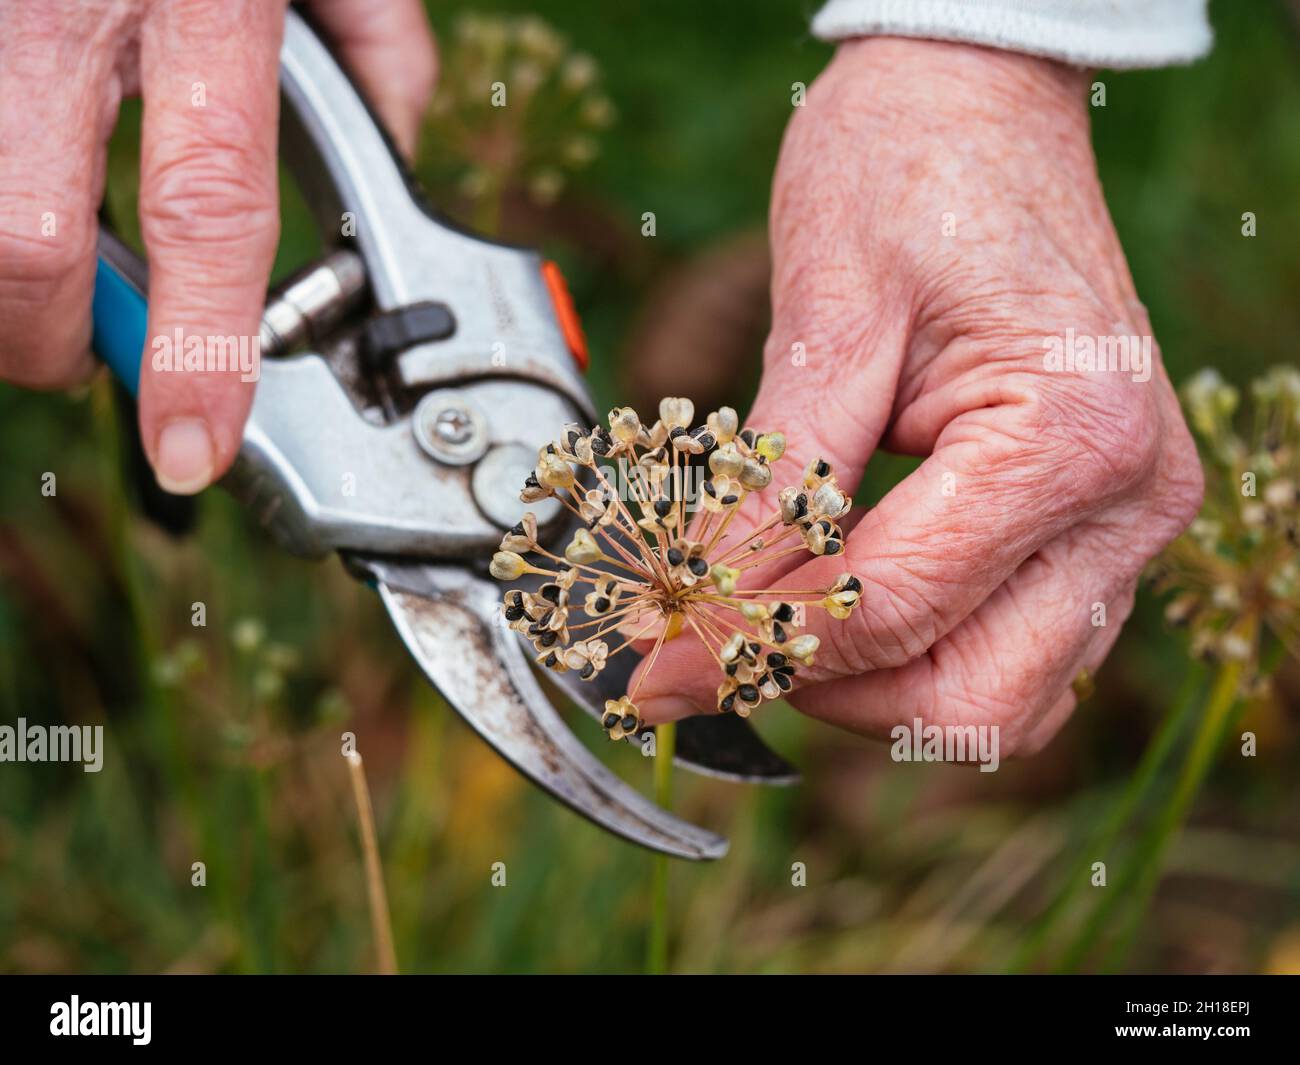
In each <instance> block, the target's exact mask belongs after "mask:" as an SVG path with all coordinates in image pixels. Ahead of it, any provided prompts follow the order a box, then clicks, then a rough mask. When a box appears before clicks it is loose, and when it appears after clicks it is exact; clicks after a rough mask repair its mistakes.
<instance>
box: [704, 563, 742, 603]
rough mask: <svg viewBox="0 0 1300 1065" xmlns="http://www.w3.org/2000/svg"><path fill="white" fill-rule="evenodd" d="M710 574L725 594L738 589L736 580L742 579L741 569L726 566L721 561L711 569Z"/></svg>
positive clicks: (716, 585)
mask: <svg viewBox="0 0 1300 1065" xmlns="http://www.w3.org/2000/svg"><path fill="white" fill-rule="evenodd" d="M709 576H710V578H711V579H712V580H713V584H714V586H715V587H716V588H717V589H718V591H719V592H721V593H722V594H723V595H731V594H733V593H734V592H735V590H736V581H737V580H739V579H740V570H738V569H732V568H731V567H730V566H724V565H723V564H722V563H721V562H719V563H717V564H716V565H715V566H714V567H713V568H712V569H711V570H709Z"/></svg>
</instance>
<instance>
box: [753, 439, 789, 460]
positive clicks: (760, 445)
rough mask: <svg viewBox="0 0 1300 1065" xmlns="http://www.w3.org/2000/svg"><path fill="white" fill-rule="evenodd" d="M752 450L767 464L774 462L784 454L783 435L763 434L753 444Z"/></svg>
mask: <svg viewBox="0 0 1300 1065" xmlns="http://www.w3.org/2000/svg"><path fill="white" fill-rule="evenodd" d="M754 450H755V451H757V452H758V453H759V455H761V456H762V457H763V458H764V459H766V460H767V461H768V462H776V461H777V459H779V458H780V457H781V456H782V455H784V454H785V433H764V434H763V435H762V436H760V437H759V438H758V440H757V441H756V442H755V443H754Z"/></svg>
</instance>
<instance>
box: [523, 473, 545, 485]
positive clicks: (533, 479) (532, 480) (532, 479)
mask: <svg viewBox="0 0 1300 1065" xmlns="http://www.w3.org/2000/svg"><path fill="white" fill-rule="evenodd" d="M524 487H525V488H541V487H542V482H541V481H539V480H538V479H537V474H536V473H530V474H529V475H528V476H527V477H525V478H524Z"/></svg>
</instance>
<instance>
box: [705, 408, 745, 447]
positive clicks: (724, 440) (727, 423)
mask: <svg viewBox="0 0 1300 1065" xmlns="http://www.w3.org/2000/svg"><path fill="white" fill-rule="evenodd" d="M706 423H707V424H708V427H709V428H710V429H712V430H713V435H714V436H715V437H717V440H718V443H719V444H729V443H731V441H732V440H733V439H734V438H735V436H736V430H737V429H738V428H739V427H740V418H739V416H738V415H737V414H736V411H735V409H734V408H733V407H719V408H718V409H717V410H715V411H714V412H713V413H712V414H710V415H709V416H708V418H707V419H706Z"/></svg>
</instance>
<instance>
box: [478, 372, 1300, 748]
mask: <svg viewBox="0 0 1300 1065" xmlns="http://www.w3.org/2000/svg"><path fill="white" fill-rule="evenodd" d="M694 413H695V411H694V405H693V404H692V403H691V402H690V400H688V399H685V398H681V397H669V398H668V399H666V400H664V401H663V402H662V403H661V405H660V409H659V415H660V416H659V419H658V421H656V422H655V423H654V425H653V426H651V427H649V428H647V427H646V426H644V425H643V424H642V423H641V421H640V419H639V418H638V417H637V415H636V413H635V411H633V410H632V409H631V408H630V407H615V408H614V409H613V410H611V411H610V412H609V429H608V430H607V429H605V428H603V427H601V426H597V427H596V428H594V429H592V430H591V431H590V432H585V431H584V430H583V429H582V428H581V427H580V426H578V425H576V424H569V425H566V426H565V427H564V429H563V431H562V432H561V434H560V437H559V439H558V440H557V441H555V442H553V443H551V444H549V445H547V446H546V447H544V448H543V449H542V450H541V451H540V452H539V453H538V461H537V468H536V470H535V471H534V472H533V474H531V475H530V476H529V478H528V481H527V482H526V484H525V487H524V492H523V493H522V496H521V498H531V499H541V498H546V497H548V496H555V497H557V498H560V499H561V501H562V502H563V503H564V505H565V506H566V507H567V508H568V509H569V510H570V511H571V512H573V513H575V514H576V515H577V516H578V517H579V518H580V520H581V521H582V523H583V524H582V525H581V526H580V527H579V528H578V529H577V531H575V532H574V533H573V536H572V539H571V541H570V542H569V544H568V545H567V546H566V547H565V549H564V555H563V560H562V559H559V558H556V557H555V556H554V555H551V554H550V553H549V552H547V551H545V550H544V549H543V548H541V547H540V546H539V545H538V543H537V523H536V518H535V517H534V516H532V515H528V516H527V517H525V518H524V519H522V520H521V521H520V523H519V524H518V525H517V526H515V527H514V528H513V529H511V530H510V531H509V532H508V533H507V534H506V535H505V537H504V538H503V540H502V550H501V551H500V552H498V553H497V555H496V556H494V558H493V561H492V565H491V567H490V568H491V570H492V573H493V575H494V576H498V577H500V578H502V579H512V578H514V577H517V576H519V575H520V574H522V573H536V574H542V575H544V578H543V579H544V583H542V584H540V585H539V586H538V588H537V591H536V592H528V593H526V592H522V591H520V590H518V589H512V590H511V591H509V592H507V593H506V596H505V598H504V601H503V613H504V616H505V619H506V621H507V623H508V624H509V626H510V627H511V628H512V629H514V630H515V631H517V632H520V633H522V634H523V635H524V636H525V637H526V638H527V639H528V640H530V641H531V642H532V644H533V647H534V649H535V653H536V657H537V661H538V663H539V664H540V665H542V666H543V667H545V668H548V669H554V670H557V671H561V672H565V671H574V672H577V673H578V674H579V676H580V677H581V678H582V679H584V680H590V679H592V678H593V677H595V676H596V674H597V673H599V672H600V671H601V669H603V668H604V666H605V663H606V661H607V660H608V659H609V658H610V657H611V656H613V655H614V654H617V653H619V652H621V651H622V650H623V649H624V648H627V647H630V646H635V642H636V641H638V640H642V639H646V640H651V639H652V640H654V647H655V650H654V651H652V652H651V655H650V661H651V663H652V664H653V661H654V657H655V655H657V653H658V648H660V647H661V646H662V644H663V643H664V642H666V641H668V640H672V639H674V638H676V637H677V635H678V634H679V633H681V632H683V631H684V629H685V627H686V626H687V625H689V626H690V627H691V629H692V631H693V633H694V634H695V636H697V637H698V638H699V639H701V640H703V641H704V642H705V643H706V645H708V646H709V647H710V649H711V650H712V653H713V655H714V656H715V658H716V659H717V660H718V662H719V664H720V666H721V670H722V674H723V677H722V684H721V686H720V687H719V689H718V708H719V710H722V711H724V712H726V711H734V712H736V713H738V714H746V715H747V714H748V713H749V712H750V711H751V710H753V709H754V708H755V707H756V706H758V705H760V704H761V703H762V702H763V701H764V700H770V699H776V698H779V697H780V696H781V695H782V694H784V693H785V692H788V691H790V690H791V689H792V687H793V683H794V680H793V678H794V676H795V667H794V664H793V663H795V662H804V663H810V662H811V661H812V656H813V654H814V652H815V651H816V650H817V646H818V644H817V638H816V637H814V636H811V635H804V634H800V633H799V632H798V631H797V629H796V626H795V623H794V622H795V617H796V613H797V611H799V610H802V609H803V606H804V605H807V606H810V607H813V606H816V607H820V608H822V609H825V610H826V611H827V612H828V613H829V614H830V615H831V616H832V617H835V618H838V619H843V618H845V617H847V616H848V614H849V613H850V612H851V611H852V610H853V609H854V608H855V607H856V606H857V604H858V602H859V601H860V599H861V592H862V584H861V582H860V581H859V580H858V579H857V578H855V577H853V576H852V574H848V573H845V574H841V575H840V577H839V578H838V579H837V580H836V582H835V584H834V585H832V586H831V587H830V588H828V589H826V591H825V592H803V593H791V600H792V601H790V602H781V601H777V600H776V599H774V598H764V597H769V596H774V595H775V594H776V590H775V589H753V588H748V589H746V588H742V587H740V585H741V578H742V576H743V574H744V572H745V570H746V569H751V568H753V567H754V566H756V565H758V564H760V563H762V562H763V561H764V557H765V556H764V552H765V551H767V550H768V549H769V548H772V549H773V550H774V551H779V552H781V553H787V552H790V551H797V550H801V549H802V548H806V549H807V550H808V551H810V552H812V553H814V554H828V555H829V554H836V553H838V552H839V551H840V550H841V549H842V547H843V534H842V532H841V530H840V528H839V526H838V525H836V523H835V522H836V519H837V518H839V517H840V516H841V515H842V514H843V513H844V512H845V511H846V510H847V509H848V505H849V501H848V497H847V496H846V495H845V494H844V493H843V492H842V491H841V490H840V489H839V487H838V486H837V485H836V484H835V481H834V476H833V474H832V472H831V469H830V466H829V464H827V463H825V462H821V461H820V460H817V461H814V462H813V463H811V464H810V465H809V466H808V468H807V469H805V470H804V477H803V483H802V484H795V485H791V486H789V487H786V488H783V489H782V490H781V492H780V493H779V494H778V496H777V498H776V499H775V500H774V502H775V503H776V505H777V510H776V512H775V513H770V515H769V516H768V517H767V518H766V520H763V519H762V518H761V516H758V515H754V516H752V521H751V522H748V523H735V524H733V523H732V518H733V516H734V512H735V510H736V509H737V508H738V507H739V506H740V504H741V503H742V502H743V501H744V500H745V499H746V498H749V497H750V496H752V495H754V494H758V493H762V492H763V491H764V490H765V489H766V488H767V487H768V486H769V485H770V484H771V482H772V478H773V466H774V464H775V463H776V462H778V461H780V460H781V459H782V458H783V457H784V456H785V454H786V440H785V436H784V435H783V434H782V433H780V432H768V433H763V434H759V433H756V432H755V431H754V430H752V429H743V430H742V429H739V428H738V425H739V419H738V418H737V416H736V412H735V411H734V410H733V409H732V408H730V407H723V408H720V409H719V410H717V411H714V412H713V413H711V414H710V415H709V416H708V419H707V420H706V422H705V424H704V425H697V426H695V427H694V428H691V427H690V426H691V423H692V420H693V417H694ZM686 455H705V456H707V461H708V469H709V471H710V474H711V476H710V479H709V480H707V481H705V482H704V484H703V486H702V488H701V490H700V492H699V494H698V496H697V497H696V498H694V499H683V498H682V496H683V494H684V487H683V484H682V472H683V470H684V469H685V468H686V463H685V462H684V461H683V457H684V456H686ZM602 458H603V459H607V460H609V459H617V460H618V461H619V462H620V463H622V464H624V468H625V469H626V471H627V473H628V480H627V485H628V491H629V495H628V496H627V497H624V496H621V495H615V494H614V493H613V491H612V490H611V489H610V486H609V483H608V479H607V478H606V477H605V476H604V475H603V473H601V467H600V466H598V465H596V463H597V462H599V461H600V460H601V459H602ZM679 465H680V466H681V469H679ZM584 466H587V467H591V468H594V469H595V471H596V473H597V475H598V479H599V482H600V487H599V488H588V487H586V486H583V485H581V484H580V483H579V481H578V478H577V476H576V473H577V470H579V469H581V468H582V467H584ZM575 468H576V469H575ZM566 493H567V496H566ZM760 498H761V497H760ZM688 503H690V504H695V505H698V508H699V512H698V513H696V514H694V515H693V516H692V515H690V514H689V513H688V512H687V504H688ZM688 518H689V519H690V521H688V520H687V519H688ZM742 524H746V525H747V526H748V530H746V529H743V528H742ZM782 525H784V527H785V528H784V529H783V528H782V527H781V526H782ZM729 526H731V528H728V527H729ZM647 534H648V535H647ZM796 534H797V535H796ZM600 537H605V542H604V543H602V541H601V540H600V539H599V538H600ZM792 538H793V539H794V545H793V546H791V545H790V540H791V539H792ZM801 542H802V548H801V547H800V543H801ZM534 550H535V551H537V552H539V553H540V554H542V555H545V556H546V560H544V561H543V563H542V565H541V566H534V565H531V564H529V563H528V562H526V561H525V560H524V554H525V553H529V552H531V551H534ZM775 557H780V555H779V554H778V555H776V556H775ZM742 558H743V559H745V560H746V561H744V562H741V561H740V560H741V559H742ZM751 559H752V560H753V561H752V562H751V561H749V560H751ZM615 569H616V570H617V571H618V575H617V577H616V576H615V575H614V573H613V570H615ZM1280 573H1281V570H1279V573H1278V574H1275V578H1276V577H1278V576H1279V575H1280ZM1293 583H1300V574H1296V575H1295V577H1294V580H1293ZM579 586H581V590H580V591H573V589H575V588H578V587H579ZM571 592H572V604H573V605H572V607H571V603H570V600H571ZM579 601H581V603H582V609H583V611H584V612H585V615H586V617H587V619H588V620H585V621H583V622H580V623H577V624H575V625H574V631H575V632H578V631H581V632H582V636H581V638H580V640H579V642H577V643H574V644H572V645H571V644H570V630H569V621H570V610H571V609H573V610H575V611H576V609H577V605H576V604H577V603H578V602H579ZM796 604H798V606H797V607H796ZM615 634H617V635H618V636H621V637H623V641H622V642H621V643H620V644H619V645H618V646H617V647H615V648H612V649H611V648H610V646H609V644H608V643H607V642H606V639H605V638H606V637H609V638H612V637H613V636H614V635H615ZM1216 653H1218V652H1217V651H1216ZM643 675H644V674H643ZM635 695H636V692H635V690H634V691H632V692H630V693H628V695H625V696H624V697H623V698H622V699H619V700H610V701H609V702H608V703H607V704H606V712H605V714H604V715H603V724H604V725H605V727H606V729H607V731H608V732H609V734H610V735H611V736H612V737H614V738H622V737H624V736H629V735H635V734H636V732H637V731H638V730H639V729H640V728H641V719H640V714H639V713H638V712H637V708H636V705H635V702H634V701H633V700H634V696H635Z"/></svg>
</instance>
